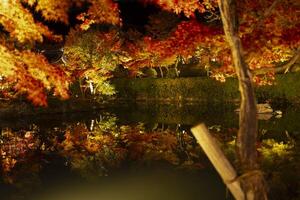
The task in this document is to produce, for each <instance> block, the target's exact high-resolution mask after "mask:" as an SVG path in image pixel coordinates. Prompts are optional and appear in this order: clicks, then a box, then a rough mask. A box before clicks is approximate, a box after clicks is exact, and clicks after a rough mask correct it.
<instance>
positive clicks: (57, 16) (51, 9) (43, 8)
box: [35, 0, 72, 24]
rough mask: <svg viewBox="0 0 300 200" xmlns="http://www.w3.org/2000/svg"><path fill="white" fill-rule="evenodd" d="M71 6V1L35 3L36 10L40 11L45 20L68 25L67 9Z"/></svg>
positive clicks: (52, 0)
mask: <svg viewBox="0 0 300 200" xmlns="http://www.w3.org/2000/svg"><path fill="white" fill-rule="evenodd" d="M71 5H72V0H63V1H57V0H47V1H37V5H36V8H35V9H36V10H37V11H40V12H41V13H42V15H43V17H44V18H45V19H46V20H50V21H61V22H63V23H65V24H68V23H69V17H68V15H69V13H68V11H69V9H70V7H71Z"/></svg>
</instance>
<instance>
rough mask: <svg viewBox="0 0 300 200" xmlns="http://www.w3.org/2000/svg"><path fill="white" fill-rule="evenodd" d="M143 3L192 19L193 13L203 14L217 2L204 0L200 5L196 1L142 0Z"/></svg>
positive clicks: (213, 7)
mask: <svg viewBox="0 0 300 200" xmlns="http://www.w3.org/2000/svg"><path fill="white" fill-rule="evenodd" d="M143 2H145V3H152V4H156V5H159V6H160V7H161V8H163V9H165V10H167V11H171V12H174V13H176V14H180V13H183V14H184V15H185V16H187V17H193V16H194V14H195V11H198V12H200V13H204V12H205V11H207V10H214V9H215V8H216V7H217V2H216V1H214V0H211V1H210V0H205V1H203V2H202V3H201V2H200V1H198V0H189V1H186V0H143Z"/></svg>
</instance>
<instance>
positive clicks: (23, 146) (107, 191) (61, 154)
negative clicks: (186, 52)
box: [0, 103, 300, 200]
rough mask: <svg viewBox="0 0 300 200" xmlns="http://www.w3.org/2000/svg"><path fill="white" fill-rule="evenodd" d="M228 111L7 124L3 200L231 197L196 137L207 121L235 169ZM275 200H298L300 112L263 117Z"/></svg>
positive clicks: (0, 186) (156, 108) (198, 109)
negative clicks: (195, 129)
mask: <svg viewBox="0 0 300 200" xmlns="http://www.w3.org/2000/svg"><path fill="white" fill-rule="evenodd" d="M234 109H235V107H234V106H228V105H218V106H217V105H140V104H139V105H132V104H130V105H129V104H126V103H123V104H121V105H116V106H111V107H110V108H108V109H106V110H100V111H94V112H84V113H65V114H57V115H50V116H49V115H39V116H27V117H23V118H18V119H0V126H1V135H0V142H1V146H0V153H1V156H2V158H1V166H0V167H1V168H0V169H1V171H0V172H1V177H0V199H1V200H19V199H20V200H21V199H22V200H23V199H24V200H27V199H28V200H54V199H55V200H69V199H70V200H77V199H78V200H84V199H86V200H94V199H95V200H96V199H97V200H98V199H112V200H115V199H116V200H117V199H122V200H126V199H133V200H135V199H145V200H147V199H175V200H177V199H178V200H181V199H182V200H183V199H186V200H189V199H191V200H192V199H216V200H220V199H231V197H230V196H229V195H228V194H227V191H226V189H225V186H224V184H223V183H222V181H221V179H220V178H219V176H218V175H217V173H216V172H215V170H214V169H213V167H212V166H211V164H210V162H209V161H208V160H207V158H206V156H205V155H204V154H203V152H202V150H201V148H200V147H199V146H198V145H197V144H196V142H195V140H194V138H193V136H192V135H191V133H190V132H189V130H190V128H191V127H192V126H193V125H196V124H197V123H199V122H204V123H205V124H206V125H207V126H208V127H209V129H210V131H211V132H212V134H214V136H215V137H216V138H217V139H218V140H219V141H220V145H221V146H222V148H223V150H224V152H225V153H226V154H227V156H228V157H229V158H230V159H231V161H232V162H233V163H236V162H235V161H236V160H235V157H234V145H233V144H234V140H235V136H236V132H237V128H238V115H237V114H236V113H235V112H234ZM259 118H261V119H263V118H269V119H268V120H265V119H264V120H259V138H260V141H259V143H258V144H257V146H258V151H259V155H260V159H261V163H262V167H263V170H264V172H265V176H266V178H267V181H268V183H269V189H270V199H299V192H300V189H299V187H300V183H299V180H300V165H299V163H300V162H299V161H300V158H299V153H298V152H299V139H300V134H299V132H300V123H299V119H300V111H299V110H297V109H292V108H289V109H285V110H283V115H282V116H281V117H280V116H277V117H275V116H260V117H259Z"/></svg>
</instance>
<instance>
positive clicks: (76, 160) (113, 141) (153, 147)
mask: <svg viewBox="0 0 300 200" xmlns="http://www.w3.org/2000/svg"><path fill="white" fill-rule="evenodd" d="M99 127H100V126H99ZM57 134H63V135H61V136H63V138H61V137H59V135H57ZM59 138H60V139H59ZM1 139H2V141H3V144H2V145H1V147H0V153H1V158H2V163H1V164H2V166H1V168H2V172H3V173H4V176H5V177H6V182H14V180H15V177H17V176H19V175H18V174H19V171H20V173H23V172H22V170H24V169H25V170H27V165H28V164H29V163H30V164H29V166H30V169H29V170H30V171H36V170H39V169H36V168H34V169H31V168H32V167H31V166H33V165H34V163H33V164H32V162H36V161H37V162H38V163H39V164H38V166H39V167H40V166H41V164H40V163H41V162H42V161H41V156H42V155H43V154H46V153H47V152H50V151H51V152H54V153H55V154H59V155H60V156H63V157H64V158H65V159H66V161H67V162H68V164H70V167H71V168H72V169H79V170H81V171H91V169H90V168H95V167H96V168H103V169H105V170H107V169H114V168H119V167H122V165H123V164H125V163H127V162H128V161H129V162H133V163H140V164H143V163H155V162H156V161H159V162H161V161H163V162H167V163H170V164H172V165H175V166H178V167H181V168H187V169H195V168H196V169H199V168H203V165H202V164H201V158H200V157H199V146H198V145H197V144H196V143H195V141H194V139H193V137H192V136H191V135H189V134H186V133H182V135H181V139H180V141H179V138H178V134H177V133H176V132H172V131H170V130H166V131H163V132H162V131H145V130H144V129H143V128H141V127H139V126H136V127H128V126H126V127H119V128H113V129H110V128H107V127H105V128H104V129H101V128H98V129H96V130H95V131H90V130H89V129H88V128H87V127H86V125H85V124H84V123H77V124H73V125H70V126H68V127H67V128H66V129H63V130H60V131H59V133H58V132H57V131H56V130H51V132H49V136H48V137H47V142H46V144H45V143H44V142H41V140H40V139H39V137H38V132H37V131H16V132H13V131H11V130H7V131H5V134H4V135H2V138H1ZM182 144H184V145H183V146H182ZM37 154H39V156H38V159H37V160H36V159H35V158H36V155H37ZM42 157H43V156H42ZM34 160H35V161H34ZM17 165H18V166H22V167H21V168H15V167H16V166H17ZM23 166H24V167H25V168H24V167H23ZM91 173H93V172H91ZM105 173H106V172H105Z"/></svg>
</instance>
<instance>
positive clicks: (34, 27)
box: [0, 0, 60, 43]
mask: <svg viewBox="0 0 300 200" xmlns="http://www.w3.org/2000/svg"><path fill="white" fill-rule="evenodd" d="M0 24H2V25H3V27H4V29H5V30H6V31H7V32H9V33H10V37H12V38H15V39H17V40H18V41H19V42H21V43H24V42H32V41H39V42H42V40H43V35H44V36H46V37H49V38H53V39H60V38H59V37H57V36H54V35H52V33H51V32H50V31H49V30H48V28H47V27H46V26H44V25H42V24H41V23H36V22H35V21H34V19H33V16H32V14H31V13H30V12H29V11H28V10H27V9H25V8H24V7H23V6H22V4H21V2H20V1H13V0H8V1H7V3H1V4H0Z"/></svg>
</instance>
